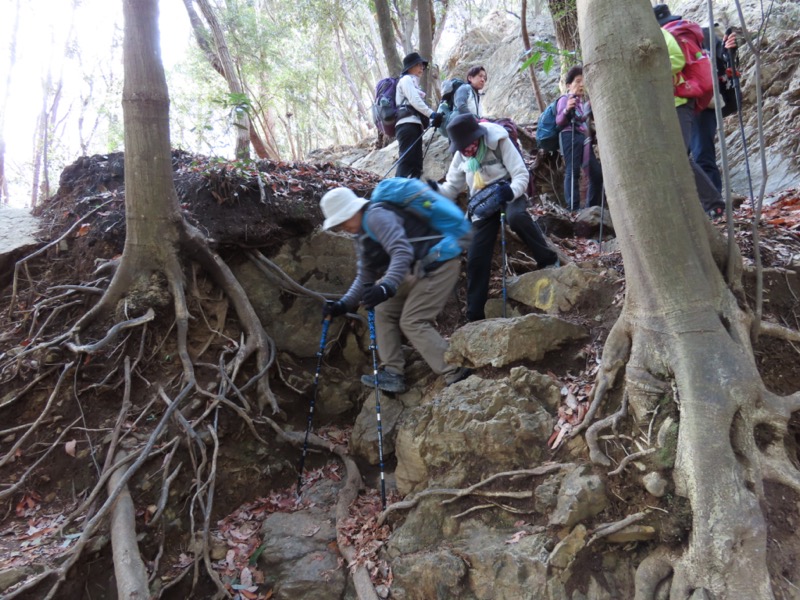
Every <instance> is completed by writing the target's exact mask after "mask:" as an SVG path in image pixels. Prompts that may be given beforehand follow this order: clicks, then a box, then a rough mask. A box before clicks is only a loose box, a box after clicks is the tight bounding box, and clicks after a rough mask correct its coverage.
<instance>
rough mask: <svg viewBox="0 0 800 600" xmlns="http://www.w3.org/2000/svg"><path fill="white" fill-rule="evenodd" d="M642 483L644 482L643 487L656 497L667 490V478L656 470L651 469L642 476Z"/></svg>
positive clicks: (659, 496)
mask: <svg viewBox="0 0 800 600" xmlns="http://www.w3.org/2000/svg"><path fill="white" fill-rule="evenodd" d="M642 484H644V489H646V490H647V491H648V493H650V494H652V495H653V496H655V497H656V498H661V496H663V495H664V494H665V493H666V491H667V480H666V479H664V476H663V475H662V474H661V473H658V472H657V471H653V472H652V473H648V474H647V475H645V476H644V477H642Z"/></svg>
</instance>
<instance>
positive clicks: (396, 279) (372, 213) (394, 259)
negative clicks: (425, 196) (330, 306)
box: [342, 205, 414, 310]
mask: <svg viewBox="0 0 800 600" xmlns="http://www.w3.org/2000/svg"><path fill="white" fill-rule="evenodd" d="M362 223H363V224H365V225H366V227H364V226H363V225H362V229H366V230H367V231H369V232H371V233H372V235H373V236H374V239H375V240H376V241H377V243H378V244H380V245H381V247H382V248H383V250H384V251H385V252H386V253H387V254H388V255H389V266H388V267H387V268H386V269H385V270H382V269H376V268H375V267H374V266H373V265H370V264H369V261H368V260H367V257H366V256H365V252H364V243H365V242H366V241H367V240H366V238H365V236H366V235H367V234H360V235H359V237H358V238H357V240H356V255H357V257H358V260H357V265H356V267H357V271H356V278H355V279H354V280H353V283H352V284H350V289H348V290H347V293H346V294H345V295H344V296H342V302H343V303H344V304H345V306H347V307H348V309H350V310H353V309H354V308H355V307H356V306H358V303H359V301H360V300H361V296H362V294H363V293H364V288H365V286H366V284H368V283H377V282H378V281H381V282H385V283H388V284H389V285H391V286H392V287H393V288H394V289H395V290H397V288H398V287H400V284H401V283H403V281H404V280H405V278H406V277H407V276H408V275H409V274H410V273H411V265H412V263H413V262H414V248H413V247H412V246H411V242H410V241H409V240H408V236H407V235H406V230H405V228H404V227H403V219H402V217H401V216H400V215H399V214H397V213H395V212H393V211H391V210H388V209H386V208H383V207H381V206H378V205H374V206H369V207H367V210H366V212H365V213H364V218H363V221H362Z"/></svg>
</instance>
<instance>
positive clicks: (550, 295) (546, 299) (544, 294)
mask: <svg viewBox="0 0 800 600" xmlns="http://www.w3.org/2000/svg"><path fill="white" fill-rule="evenodd" d="M555 296H556V294H555V288H554V286H553V282H552V281H551V280H550V278H549V277H542V278H541V279H539V280H538V281H537V282H536V284H535V285H534V286H533V297H534V303H535V305H536V308H539V309H541V310H550V309H551V308H552V307H553V303H554V302H555Z"/></svg>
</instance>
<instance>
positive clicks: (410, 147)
mask: <svg viewBox="0 0 800 600" xmlns="http://www.w3.org/2000/svg"><path fill="white" fill-rule="evenodd" d="M425 131H426V130H425V129H423V130H422V135H420V136H419V137H418V138H417V139H416V140H414V143H413V144H411V145H410V146H409V147H408V148H406V151H405V152H403V153H402V154H401V155H400V157H399V158H398V159H397V160H396V161H394V163H392V166H391V167H389V170H388V171H386V173H384V174H383V177H381V179H386V176H387V175H389V173H391V172H392V171H393V170H394V169H395V167H397V165H398V164H400V161H401V160H403V158H404V157H405V155H406V154H408V153H409V152H411V150H413V148H414V146H416V145H417V143H419V142H421V141H422V138H423V137H424V136H425ZM432 139H433V137H431V140H432ZM428 145H429V146H430V143H429V144H428ZM422 158H425V155H424V154H423V155H422Z"/></svg>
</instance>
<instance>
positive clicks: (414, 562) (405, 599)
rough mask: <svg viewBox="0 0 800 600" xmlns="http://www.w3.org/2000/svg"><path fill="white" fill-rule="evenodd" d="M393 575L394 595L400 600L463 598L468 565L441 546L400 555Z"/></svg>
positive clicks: (393, 564) (393, 565)
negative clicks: (438, 548) (435, 548)
mask: <svg viewBox="0 0 800 600" xmlns="http://www.w3.org/2000/svg"><path fill="white" fill-rule="evenodd" d="M392 575H393V577H394V579H393V581H392V598H396V599H397V600H431V599H434V598H462V597H463V593H464V587H465V584H466V583H467V582H466V575H467V566H466V564H464V561H463V560H462V559H461V558H459V557H458V556H455V555H454V554H452V553H451V552H450V551H449V550H447V549H441V550H436V551H433V552H420V553H416V554H411V555H407V556H402V557H400V558H398V559H397V560H395V561H393V562H392Z"/></svg>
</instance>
